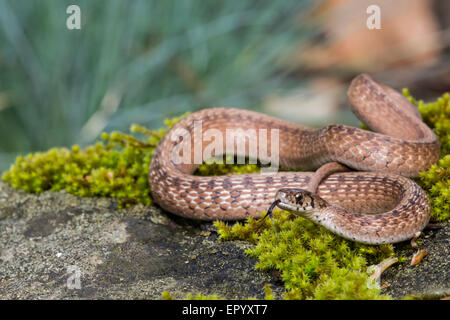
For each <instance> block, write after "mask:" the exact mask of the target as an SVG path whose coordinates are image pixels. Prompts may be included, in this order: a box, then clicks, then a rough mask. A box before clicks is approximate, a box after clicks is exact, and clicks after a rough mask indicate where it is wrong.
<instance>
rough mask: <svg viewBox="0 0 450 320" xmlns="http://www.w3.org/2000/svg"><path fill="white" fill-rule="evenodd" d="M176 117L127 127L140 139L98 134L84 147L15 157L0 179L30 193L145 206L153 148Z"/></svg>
mask: <svg viewBox="0 0 450 320" xmlns="http://www.w3.org/2000/svg"><path fill="white" fill-rule="evenodd" d="M179 119H180V118H176V119H172V120H167V121H166V126H167V128H166V129H161V130H156V131H149V130H147V129H145V128H143V127H140V126H136V125H134V126H132V127H131V131H132V132H140V133H143V134H145V135H147V136H148V138H147V141H145V142H142V141H140V140H138V139H136V138H134V137H133V136H131V135H126V134H123V133H119V132H113V133H111V134H106V133H103V134H102V139H103V140H104V142H98V143H97V144H95V145H94V146H89V147H87V148H85V149H81V148H80V147H79V146H78V145H75V146H73V147H72V148H71V149H70V150H69V149H67V148H59V149H56V148H53V149H50V150H49V151H47V152H44V153H42V152H36V153H33V154H29V155H27V156H25V157H18V158H17V159H16V162H15V163H14V164H13V165H12V166H11V168H10V169H9V170H8V171H6V172H5V173H4V174H3V176H2V179H3V180H4V181H7V182H9V183H10V184H11V185H12V186H13V187H15V188H20V189H23V190H25V191H28V192H32V193H40V192H43V191H45V190H52V191H58V190H63V189H64V190H66V191H68V192H70V193H72V194H74V195H78V196H82V197H92V196H103V197H112V198H115V199H117V200H118V202H119V207H124V206H129V205H131V204H136V203H142V204H144V205H150V204H151V199H150V197H149V191H150V189H149V185H148V179H147V175H148V167H149V164H150V161H151V158H152V155H153V152H154V149H155V146H156V145H157V144H158V142H159V140H160V139H161V137H162V136H163V135H164V134H165V133H166V131H167V129H168V128H170V127H171V126H172V125H173V124H175V123H176V122H177V121H178V120H179Z"/></svg>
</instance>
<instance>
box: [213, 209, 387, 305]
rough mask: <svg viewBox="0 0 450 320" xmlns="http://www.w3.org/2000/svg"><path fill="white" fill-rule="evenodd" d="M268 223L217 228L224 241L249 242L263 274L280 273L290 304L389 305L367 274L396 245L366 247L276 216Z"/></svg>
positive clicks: (283, 214)
mask: <svg viewBox="0 0 450 320" xmlns="http://www.w3.org/2000/svg"><path fill="white" fill-rule="evenodd" d="M274 224H275V230H274V228H273V227H272V224H271V222H270V220H264V221H260V220H255V219H249V220H248V221H247V222H246V223H244V224H242V223H236V224H234V225H233V226H229V225H228V224H226V223H224V222H216V223H215V226H216V228H217V229H218V231H219V234H220V237H221V239H223V240H233V239H239V240H246V241H250V242H252V243H255V244H256V246H255V247H253V248H251V249H249V250H247V251H246V253H247V254H248V255H250V256H253V257H256V258H258V260H259V261H258V263H257V264H256V268H257V269H259V270H264V271H268V270H274V269H275V270H278V271H279V272H280V274H281V279H282V280H283V282H284V285H285V287H286V293H285V298H286V299H387V298H388V296H383V295H381V294H380V289H379V288H377V287H376V286H374V287H373V288H372V287H371V288H369V287H368V286H367V284H368V283H369V282H370V281H369V275H368V274H367V273H366V268H367V266H368V265H369V264H370V263H376V262H379V261H381V260H382V259H384V258H387V257H389V256H392V255H393V254H394V253H393V249H392V245H382V246H368V245H362V244H358V243H354V242H350V241H347V240H344V239H343V238H340V237H338V236H336V235H334V234H332V233H330V232H329V231H327V230H326V229H325V228H322V227H319V226H317V225H315V224H313V223H312V222H311V221H309V220H307V219H304V218H299V217H297V218H294V217H293V216H292V215H290V214H289V213H288V212H285V211H279V210H278V211H275V212H274Z"/></svg>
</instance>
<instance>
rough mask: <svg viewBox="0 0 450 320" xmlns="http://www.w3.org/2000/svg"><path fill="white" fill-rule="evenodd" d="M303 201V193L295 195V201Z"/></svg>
mask: <svg viewBox="0 0 450 320" xmlns="http://www.w3.org/2000/svg"><path fill="white" fill-rule="evenodd" d="M302 201H303V195H302V194H298V195H296V196H295V202H297V203H300V202H302Z"/></svg>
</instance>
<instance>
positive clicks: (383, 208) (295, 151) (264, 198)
mask: <svg viewBox="0 0 450 320" xmlns="http://www.w3.org/2000/svg"><path fill="white" fill-rule="evenodd" d="M348 97H349V100H350V102H351V103H352V105H353V111H354V113H355V114H356V115H357V116H358V118H359V119H360V120H361V121H363V122H364V123H365V124H367V125H368V126H369V127H370V128H371V129H372V130H373V131H374V132H371V131H366V130H362V129H358V128H354V127H349V126H344V125H330V126H327V127H324V128H322V129H311V128H307V127H303V126H299V125H296V124H292V123H289V122H287V121H284V120H281V119H277V118H274V117H270V116H267V115H264V114H260V113H256V112H252V111H248V110H241V109H229V108H211V109H204V110H201V111H198V112H195V113H193V114H191V115H189V116H188V117H186V118H184V119H182V120H181V121H180V122H178V123H177V124H176V125H175V126H174V127H173V128H172V129H171V130H170V131H169V132H168V133H167V134H166V135H165V136H164V137H163V139H162V140H161V141H160V143H159V145H158V147H157V148H156V150H155V153H154V156H153V158H152V162H151V165H150V169H149V182H150V186H151V193H152V197H153V199H154V200H155V201H156V202H157V203H158V204H159V205H160V206H161V207H162V208H164V209H165V210H168V211H170V212H172V213H174V214H177V215H180V216H183V217H187V218H193V219H200V220H219V219H220V220H237V219H243V218H248V217H259V216H260V214H261V212H262V211H265V210H267V208H268V207H269V206H270V205H271V204H272V203H273V201H274V199H275V197H276V199H277V204H278V206H279V207H282V208H284V209H288V210H291V211H294V212H298V213H299V214H301V215H303V216H305V217H307V218H309V219H311V220H313V221H314V222H315V223H318V224H321V225H323V226H324V227H326V228H327V229H329V230H331V231H332V232H335V233H337V234H339V235H341V236H342V237H344V238H347V239H350V240H353V241H358V242H363V243H370V244H379V243H394V242H399V241H404V240H407V239H410V238H412V237H413V236H414V235H415V234H416V233H417V232H418V231H421V230H422V229H423V228H424V227H425V226H426V225H427V223H428V220H429V217H430V205H429V200H428V198H427V197H426V195H425V192H424V191H423V190H422V189H421V188H420V187H419V186H418V185H417V184H416V183H415V182H413V181H412V180H410V179H408V178H407V177H416V176H418V174H419V172H421V171H423V170H426V169H428V168H429V167H430V166H431V165H432V164H433V163H435V162H436V161H437V160H438V159H439V154H440V145H439V142H438V140H437V137H436V135H435V134H434V133H433V132H432V131H431V130H430V129H429V128H428V127H427V126H426V125H425V124H424V123H423V122H422V120H421V118H420V115H419V113H418V111H417V110H416V108H415V107H414V106H413V105H412V104H410V103H409V101H408V100H407V99H405V98H404V97H403V96H402V95H401V94H399V93H398V92H397V91H395V90H393V89H391V88H389V87H387V86H385V85H383V84H381V83H378V82H375V81H374V80H372V79H371V78H370V77H369V76H368V75H360V76H358V77H356V78H355V79H354V80H353V81H352V83H351V85H350V87H349V90H348ZM199 120H201V121H202V126H203V131H205V130H208V129H216V130H219V131H220V132H221V133H222V135H223V136H225V135H226V129H245V130H247V129H249V128H253V129H255V130H256V131H258V130H259V129H266V130H268V131H270V130H271V129H278V130H279V161H280V165H281V166H282V167H286V168H292V169H305V170H315V169H317V168H319V167H320V166H322V165H323V164H326V163H329V162H339V163H341V164H344V165H346V166H347V167H350V168H352V169H355V170H359V171H353V172H336V173H333V174H331V175H328V176H326V177H324V179H323V180H321V182H320V184H319V185H318V187H317V190H316V193H315V194H311V193H308V192H303V189H308V187H309V185H310V183H311V180H313V179H314V177H315V173H314V172H291V171H289V172H277V173H274V174H270V175H267V174H260V173H253V174H242V175H227V176H215V177H200V176H194V175H193V172H194V171H195V169H196V168H197V167H198V164H193V163H192V162H191V163H181V164H177V163H175V162H174V161H173V160H172V159H171V156H172V153H173V150H174V148H175V147H176V146H177V144H179V143H180V141H181V140H184V139H191V140H192V141H191V142H192V143H194V137H193V132H194V125H193V123H194V121H199ZM179 129H183V131H182V132H185V134H184V136H183V137H182V138H179V139H175V140H174V139H172V138H171V133H174V132H175V131H176V130H179ZM245 139H246V140H245V141H246V148H245V153H244V154H238V156H248V146H249V139H250V138H248V137H247V138H245ZM256 139H257V138H256ZM268 140H269V141H268V142H267V144H268V146H267V150H268V156H269V157H270V150H271V141H270V139H268ZM223 145H224V148H223V150H225V141H223ZM206 146H207V143H203V147H202V149H201V152H203V149H204V148H205V147H206ZM258 147H259V146H258ZM238 152H239V150H238ZM216 156H217V155H216ZM191 159H194V148H191ZM205 160H206V159H205ZM362 171H364V172H362ZM367 171H370V172H367ZM285 188H289V190H286V189H285ZM280 189H282V190H280ZM299 189H300V190H299ZM283 190H285V191H287V192H284V191H283ZM277 191H279V192H278V193H277ZM297 191H298V192H297ZM313 192H314V190H313ZM299 194H301V196H299ZM311 200H312V201H311ZM369 213H370V214H369Z"/></svg>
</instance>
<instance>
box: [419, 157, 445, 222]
mask: <svg viewBox="0 0 450 320" xmlns="http://www.w3.org/2000/svg"><path fill="white" fill-rule="evenodd" d="M417 182H418V183H419V185H420V186H421V187H422V188H423V189H424V190H425V191H426V193H427V195H428V198H429V199H430V203H431V220H433V221H447V220H448V219H449V218H450V155H446V156H444V157H443V158H442V159H441V160H439V163H437V164H435V165H433V166H432V167H431V168H430V169H429V170H428V171H425V172H421V173H420V178H419V179H417Z"/></svg>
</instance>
